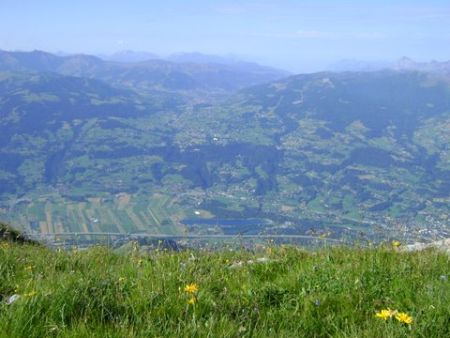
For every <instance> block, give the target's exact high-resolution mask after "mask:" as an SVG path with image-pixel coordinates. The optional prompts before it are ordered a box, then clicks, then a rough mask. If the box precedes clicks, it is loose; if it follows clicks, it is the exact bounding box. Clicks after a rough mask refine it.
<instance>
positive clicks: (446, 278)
mask: <svg viewBox="0 0 450 338" xmlns="http://www.w3.org/2000/svg"><path fill="white" fill-rule="evenodd" d="M439 279H440V280H441V281H443V282H446V281H448V276H447V275H441V276H439Z"/></svg>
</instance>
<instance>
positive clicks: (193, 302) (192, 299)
mask: <svg viewBox="0 0 450 338" xmlns="http://www.w3.org/2000/svg"><path fill="white" fill-rule="evenodd" d="M196 302H197V298H195V296H192V297H191V298H189V300H188V301H187V303H188V304H189V305H194V304H195V303H196Z"/></svg>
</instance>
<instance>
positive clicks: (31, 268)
mask: <svg viewBox="0 0 450 338" xmlns="http://www.w3.org/2000/svg"><path fill="white" fill-rule="evenodd" d="M25 270H27V271H33V266H32V265H28V266H26V267H25Z"/></svg>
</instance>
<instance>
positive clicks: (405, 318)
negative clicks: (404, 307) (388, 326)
mask: <svg viewBox="0 0 450 338" xmlns="http://www.w3.org/2000/svg"><path fill="white" fill-rule="evenodd" d="M395 319H397V320H398V321H399V322H401V323H405V324H412V322H413V318H412V317H411V316H410V315H408V314H407V313H405V312H399V313H397V314H396V315H395Z"/></svg>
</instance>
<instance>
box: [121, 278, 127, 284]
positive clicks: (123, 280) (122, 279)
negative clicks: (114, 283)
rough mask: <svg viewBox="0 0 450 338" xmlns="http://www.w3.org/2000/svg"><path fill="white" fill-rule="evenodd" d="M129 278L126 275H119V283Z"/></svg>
mask: <svg viewBox="0 0 450 338" xmlns="http://www.w3.org/2000/svg"><path fill="white" fill-rule="evenodd" d="M126 280H127V279H126V278H125V277H119V283H122V282H125V281H126Z"/></svg>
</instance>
